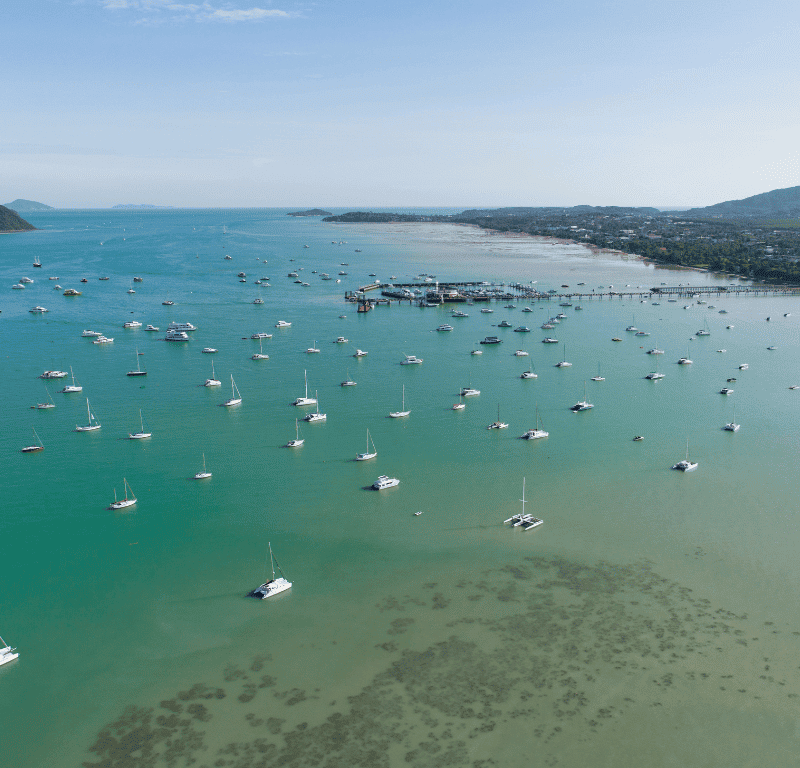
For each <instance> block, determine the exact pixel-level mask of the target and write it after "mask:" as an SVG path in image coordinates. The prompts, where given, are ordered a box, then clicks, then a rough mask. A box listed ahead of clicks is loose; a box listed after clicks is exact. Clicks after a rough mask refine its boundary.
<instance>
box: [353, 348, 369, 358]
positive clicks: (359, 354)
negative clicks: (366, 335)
mask: <svg viewBox="0 0 800 768" xmlns="http://www.w3.org/2000/svg"><path fill="white" fill-rule="evenodd" d="M366 356H367V353H366V352H364V350H363V349H357V350H356V353H355V354H354V355H353V357H366Z"/></svg>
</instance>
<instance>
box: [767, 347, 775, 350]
mask: <svg viewBox="0 0 800 768" xmlns="http://www.w3.org/2000/svg"><path fill="white" fill-rule="evenodd" d="M767 349H769V350H774V349H777V347H767Z"/></svg>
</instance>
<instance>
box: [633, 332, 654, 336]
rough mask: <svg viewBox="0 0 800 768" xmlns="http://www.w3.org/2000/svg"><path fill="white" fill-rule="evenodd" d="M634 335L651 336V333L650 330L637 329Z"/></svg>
mask: <svg viewBox="0 0 800 768" xmlns="http://www.w3.org/2000/svg"><path fill="white" fill-rule="evenodd" d="M633 335H634V336H649V335H650V333H649V332H648V331H636V333H634V334H633Z"/></svg>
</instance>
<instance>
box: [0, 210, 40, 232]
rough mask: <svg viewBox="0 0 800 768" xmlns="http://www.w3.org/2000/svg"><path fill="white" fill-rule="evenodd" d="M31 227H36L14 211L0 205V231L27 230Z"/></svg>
mask: <svg viewBox="0 0 800 768" xmlns="http://www.w3.org/2000/svg"><path fill="white" fill-rule="evenodd" d="M31 229H36V227H34V226H33V224H30V223H29V222H27V221H25V219H23V218H22V217H21V216H20V215H19V214H18V213H17V212H16V211H12V210H11V209H10V208H6V207H5V206H4V205H0V232H27V231H29V230H31Z"/></svg>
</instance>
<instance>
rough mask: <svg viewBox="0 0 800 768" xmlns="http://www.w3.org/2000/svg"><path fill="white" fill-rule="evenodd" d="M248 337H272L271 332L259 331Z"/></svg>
mask: <svg viewBox="0 0 800 768" xmlns="http://www.w3.org/2000/svg"><path fill="white" fill-rule="evenodd" d="M250 338H251V339H271V338H272V334H271V333H263V332H259V333H254V334H253V335H252V336H251V337H250Z"/></svg>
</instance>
